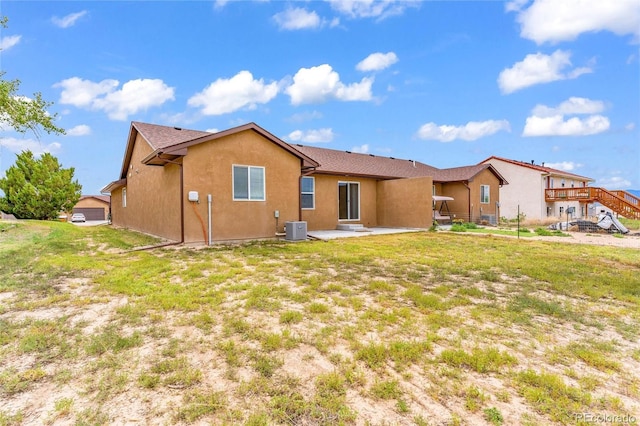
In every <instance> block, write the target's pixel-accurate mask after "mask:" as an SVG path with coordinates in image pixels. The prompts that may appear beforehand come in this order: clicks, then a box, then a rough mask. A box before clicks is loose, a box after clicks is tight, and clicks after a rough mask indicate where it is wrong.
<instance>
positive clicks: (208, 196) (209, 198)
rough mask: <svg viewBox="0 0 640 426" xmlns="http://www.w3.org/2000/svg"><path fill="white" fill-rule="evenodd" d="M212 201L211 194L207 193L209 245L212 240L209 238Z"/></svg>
mask: <svg viewBox="0 0 640 426" xmlns="http://www.w3.org/2000/svg"><path fill="white" fill-rule="evenodd" d="M212 201H213V198H212V197H211V194H208V195H207V204H208V207H209V209H208V210H209V212H208V216H209V217H208V219H209V245H211V243H212V240H211V202H212Z"/></svg>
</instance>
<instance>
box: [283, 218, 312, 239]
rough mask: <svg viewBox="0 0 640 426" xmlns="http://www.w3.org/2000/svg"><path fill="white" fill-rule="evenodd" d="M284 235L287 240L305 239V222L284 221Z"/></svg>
mask: <svg viewBox="0 0 640 426" xmlns="http://www.w3.org/2000/svg"><path fill="white" fill-rule="evenodd" d="M284 230H285V237H284V239H285V240H287V241H302V240H306V239H307V222H285V224H284Z"/></svg>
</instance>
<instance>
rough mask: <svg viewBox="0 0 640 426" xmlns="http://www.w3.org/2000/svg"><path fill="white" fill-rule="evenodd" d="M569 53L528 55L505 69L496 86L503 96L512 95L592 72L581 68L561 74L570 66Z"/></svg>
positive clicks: (560, 51) (557, 52) (589, 69)
mask: <svg viewBox="0 0 640 426" xmlns="http://www.w3.org/2000/svg"><path fill="white" fill-rule="evenodd" d="M570 58H571V52H567V51H563V50H556V51H555V52H553V53H552V54H551V55H545V54H543V53H536V54H529V55H527V56H526V57H525V58H524V59H523V60H522V61H520V62H516V63H515V64H514V65H513V66H512V67H511V68H505V69H504V70H502V72H501V73H500V75H499V76H498V86H499V87H500V91H501V92H502V93H505V94H509V93H513V92H515V91H517V90H520V89H524V88H525V87H529V86H533V85H536V84H542V83H550V82H552V81H557V80H566V79H574V78H577V77H579V76H580V75H582V74H587V73H590V72H592V70H591V68H588V67H581V68H574V69H570V70H568V71H567V72H563V70H564V69H565V68H567V67H568V66H570V65H571V60H570Z"/></svg>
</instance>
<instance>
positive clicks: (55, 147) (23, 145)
mask: <svg viewBox="0 0 640 426" xmlns="http://www.w3.org/2000/svg"><path fill="white" fill-rule="evenodd" d="M0 146H3V147H5V148H6V149H8V150H9V151H11V152H15V153H16V154H19V153H21V152H22V151H27V150H28V151H31V152H33V154H34V155H41V154H43V153H45V152H50V153H56V152H58V151H60V148H62V145H60V144H59V143H58V142H52V143H50V144H48V145H43V144H42V143H41V142H40V141H38V140H35V139H16V138H0Z"/></svg>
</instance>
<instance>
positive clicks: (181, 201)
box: [178, 164, 184, 243]
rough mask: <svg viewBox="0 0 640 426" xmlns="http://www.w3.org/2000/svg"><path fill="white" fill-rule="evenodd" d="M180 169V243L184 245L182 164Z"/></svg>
mask: <svg viewBox="0 0 640 426" xmlns="http://www.w3.org/2000/svg"><path fill="white" fill-rule="evenodd" d="M178 166H179V167H180V243H184V172H183V168H182V164H178Z"/></svg>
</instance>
